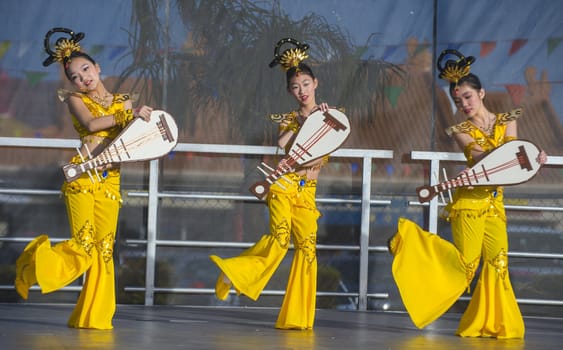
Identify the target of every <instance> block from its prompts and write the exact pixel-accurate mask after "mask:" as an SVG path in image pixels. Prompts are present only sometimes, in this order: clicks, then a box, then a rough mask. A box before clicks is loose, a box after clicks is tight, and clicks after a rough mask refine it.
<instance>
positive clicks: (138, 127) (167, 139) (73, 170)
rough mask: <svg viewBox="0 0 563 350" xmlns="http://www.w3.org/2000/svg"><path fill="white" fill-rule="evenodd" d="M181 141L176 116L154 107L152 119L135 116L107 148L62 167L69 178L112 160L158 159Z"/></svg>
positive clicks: (72, 178) (113, 161) (123, 161)
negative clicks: (93, 155) (78, 162)
mask: <svg viewBox="0 0 563 350" xmlns="http://www.w3.org/2000/svg"><path fill="white" fill-rule="evenodd" d="M177 143H178V127H177V125H176V122H175V121H174V118H172V116H171V115H170V114H168V113H167V112H165V111H162V110H153V111H152V113H151V116H150V120H149V121H145V120H143V119H142V118H135V119H133V120H132V121H131V122H130V123H129V124H128V125H127V126H126V127H125V128H124V129H123V130H122V131H121V132H120V133H119V135H118V136H117V137H116V138H115V139H114V140H112V142H111V143H110V144H109V145H108V146H107V147H106V148H104V150H103V151H102V152H101V153H100V154H98V155H96V156H95V157H93V158H91V159H88V160H86V161H84V162H83V163H80V164H75V163H68V164H66V165H64V166H63V167H62V170H63V173H64V176H65V178H66V181H68V182H72V181H74V180H76V179H78V178H79V177H80V176H81V175H82V174H83V173H85V172H86V173H90V171H91V170H96V169H97V168H99V167H101V166H104V165H106V164H109V163H126V162H136V161H145V160H151V159H156V158H159V157H162V156H164V155H166V154H167V153H169V152H170V151H171V150H172V149H173V148H174V147H175V146H176V144H177Z"/></svg>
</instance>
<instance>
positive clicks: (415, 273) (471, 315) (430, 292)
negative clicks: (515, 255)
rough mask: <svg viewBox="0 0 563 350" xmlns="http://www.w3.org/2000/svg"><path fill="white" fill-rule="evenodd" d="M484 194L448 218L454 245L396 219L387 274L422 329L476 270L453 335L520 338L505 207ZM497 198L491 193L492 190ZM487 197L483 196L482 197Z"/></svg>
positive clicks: (465, 286) (521, 328)
mask: <svg viewBox="0 0 563 350" xmlns="http://www.w3.org/2000/svg"><path fill="white" fill-rule="evenodd" d="M487 196H489V195H488V194H484V197H485V199H482V200H481V204H480V207H475V204H476V203H477V201H475V200H473V199H468V200H467V201H466V203H464V201H463V200H461V201H460V202H459V205H458V206H457V207H456V206H454V210H453V211H452V215H451V216H450V219H451V224H452V236H453V241H454V244H452V243H450V242H448V241H446V240H444V239H442V238H440V237H439V236H438V235H435V234H431V233H429V232H426V231H424V230H423V229H421V228H420V227H419V226H418V225H417V224H415V223H414V222H412V221H409V220H407V219H403V218H402V219H400V220H399V226H398V231H397V234H396V235H395V236H394V238H393V239H392V241H391V242H390V246H391V251H392V253H393V255H394V260H393V266H392V272H393V277H394V279H395V282H396V284H397V286H398V288H399V292H400V294H401V298H402V300H403V303H404V305H405V308H406V309H407V311H408V313H409V315H410V316H411V319H412V321H413V323H414V324H415V325H416V326H417V327H419V328H423V327H425V326H427V325H428V324H429V323H431V322H432V321H434V320H435V319H437V318H438V317H440V316H441V315H442V314H443V313H444V312H446V311H447V310H448V309H449V308H450V307H451V306H452V305H453V303H454V302H455V301H456V300H457V299H458V298H459V296H461V294H462V293H463V291H464V290H468V288H469V285H470V283H471V281H472V280H473V277H474V275H475V273H476V271H477V268H478V267H479V263H480V261H482V262H483V263H482V266H481V272H480V275H479V279H478V281H477V284H476V287H475V290H474V291H473V295H472V298H471V301H470V302H469V305H468V307H467V309H466V311H465V312H464V314H463V316H462V318H461V320H460V323H459V327H458V330H457V332H456V334H458V335H460V336H463V337H496V338H523V337H524V332H525V328H524V321H523V319H522V315H521V313H520V309H519V307H518V304H517V302H516V297H515V295H514V292H513V289H512V285H511V283H510V279H509V276H508V257H507V251H508V238H507V233H506V220H505V217H504V210H503V208H502V205H500V206H499V203H501V201H502V195H500V196H499V198H494V197H493V196H492V195H490V196H489V197H487ZM495 196H496V193H495ZM487 198H488V199H487ZM499 208H500V209H499Z"/></svg>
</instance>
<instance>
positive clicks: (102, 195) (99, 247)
mask: <svg viewBox="0 0 563 350" xmlns="http://www.w3.org/2000/svg"><path fill="white" fill-rule="evenodd" d="M69 94H74V95H77V96H80V98H81V99H82V101H83V102H84V104H85V105H86V107H87V108H88V109H89V111H90V112H91V113H92V115H93V116H94V117H100V116H104V115H119V114H120V113H122V114H123V113H124V112H125V109H124V108H125V107H124V102H125V101H126V100H128V99H130V97H129V95H121V94H116V95H114V99H113V103H112V104H111V105H110V106H109V107H107V108H104V107H103V106H101V105H99V104H98V103H96V102H95V101H93V100H91V99H90V98H89V97H88V96H87V95H83V94H79V93H69V92H64V91H63V92H62V93H61V92H60V93H59V96H60V97H61V99H62V100H66V98H67V97H68V95H69ZM72 118H73V123H74V126H75V129H76V131H77V132H78V134H79V135H80V138H81V141H82V142H83V143H84V142H85V140H86V139H87V138H88V137H92V136H99V137H103V138H104V141H109V140H112V139H114V138H115V137H116V136H117V135H118V134H119V132H120V131H121V129H122V127H121V126H115V127H113V128H111V129H107V130H102V131H98V132H94V133H89V132H88V131H87V130H86V129H85V128H84V127H83V126H82V125H81V124H80V123H79V122H78V120H77V119H76V118H75V117H74V116H73V117H72ZM126 119H127V118H126ZM72 162H76V163H80V162H81V160H80V158H79V156H78V155H77V156H75V157H74V158H73V159H72ZM93 175H94V174H93ZM62 193H63V196H64V200H65V204H66V208H67V213H68V218H69V223H70V230H71V238H70V239H69V240H67V241H64V242H60V243H58V244H56V245H54V246H51V243H50V241H49V238H48V237H47V236H46V235H40V236H38V237H37V238H35V239H34V240H33V241H32V242H30V243H29V244H28V245H27V247H26V248H25V250H24V251H23V253H22V254H21V256H20V257H19V258H18V260H17V262H16V280H15V286H16V290H17V291H18V293H19V294H20V295H21V296H22V297H23V298H24V299H27V297H28V290H29V288H30V287H31V286H32V285H34V284H36V283H37V284H38V285H39V287H40V288H41V292H42V293H49V292H53V291H55V290H57V289H60V288H62V287H64V286H66V285H68V284H69V283H71V282H72V281H74V280H75V279H77V278H78V277H80V276H82V275H83V274H84V273H86V279H85V282H84V285H83V287H82V291H81V293H80V297H79V299H78V302H77V304H76V307H75V308H74V311H73V312H72V314H71V316H70V318H69V320H68V326H69V327H74V328H97V329H111V328H112V327H113V326H112V318H113V314H114V312H115V283H114V281H115V279H114V265H113V246H114V241H115V234H116V228H117V219H118V214H119V208H120V206H121V196H120V173H119V169H110V170H107V171H106V172H104V173H103V174H100V179H98V178H97V177H96V176H95V175H94V176H93V179H90V177H89V176H88V174H86V173H84V174H82V176H81V177H80V178H78V179H77V180H75V181H73V182H70V183H68V182H65V183H64V184H63V186H62Z"/></svg>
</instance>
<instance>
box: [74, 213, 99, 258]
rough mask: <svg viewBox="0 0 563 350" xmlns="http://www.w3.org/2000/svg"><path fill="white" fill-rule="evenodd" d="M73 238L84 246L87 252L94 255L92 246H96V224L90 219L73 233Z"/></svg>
mask: <svg viewBox="0 0 563 350" xmlns="http://www.w3.org/2000/svg"><path fill="white" fill-rule="evenodd" d="M72 239H74V241H75V242H76V243H78V245H80V246H81V247H82V248H84V251H85V252H86V254H88V255H89V256H92V248H94V246H95V244H96V240H95V239H94V226H93V225H92V224H91V223H90V222H89V221H86V223H85V224H84V226H82V228H81V229H80V230H79V231H77V232H75V233H73V235H72Z"/></svg>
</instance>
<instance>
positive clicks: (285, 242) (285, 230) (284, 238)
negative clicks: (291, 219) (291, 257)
mask: <svg viewBox="0 0 563 350" xmlns="http://www.w3.org/2000/svg"><path fill="white" fill-rule="evenodd" d="M272 235H273V236H274V238H275V239H276V240H277V241H278V243H279V244H280V247H282V248H283V249H288V248H289V242H290V234H289V224H288V223H287V220H284V221H283V222H282V223H280V224H279V225H278V226H276V228H275V229H274V232H272Z"/></svg>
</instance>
